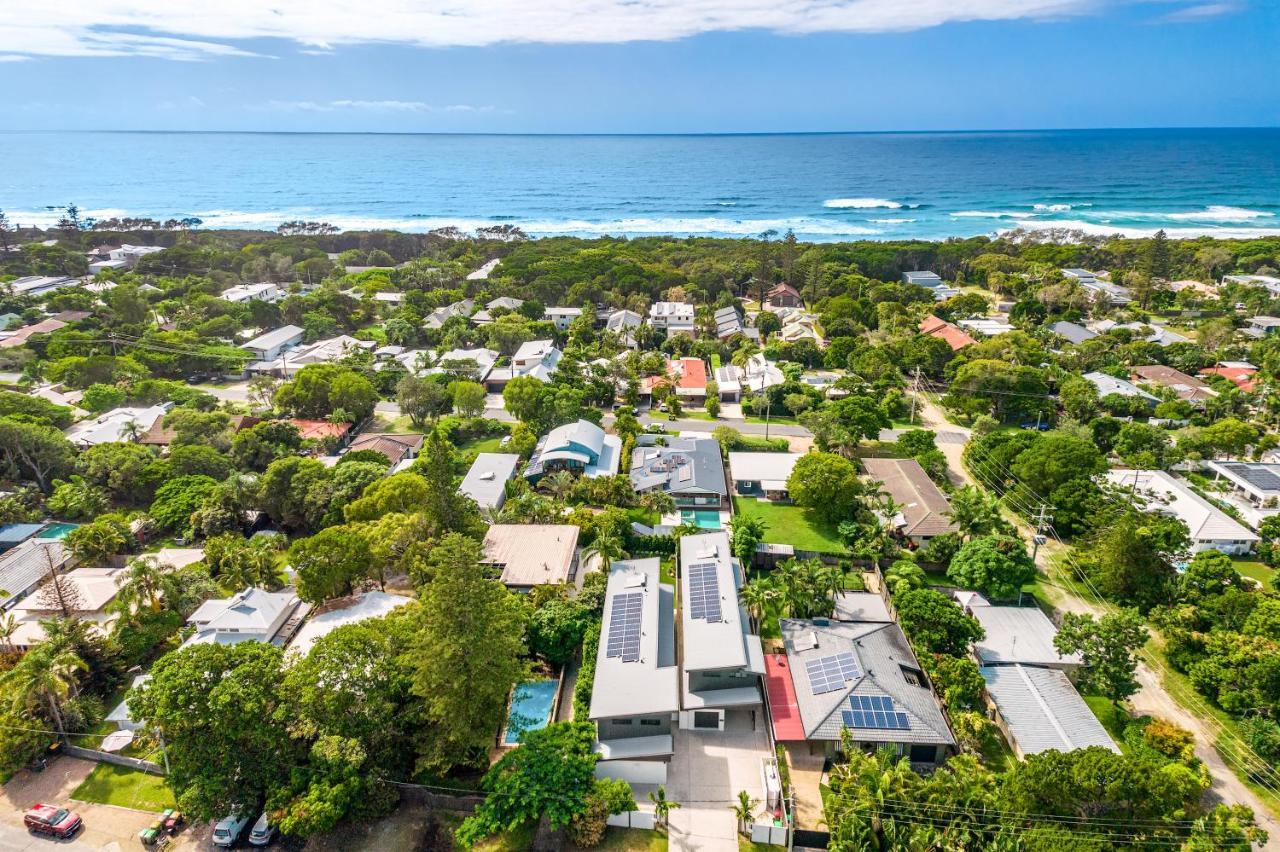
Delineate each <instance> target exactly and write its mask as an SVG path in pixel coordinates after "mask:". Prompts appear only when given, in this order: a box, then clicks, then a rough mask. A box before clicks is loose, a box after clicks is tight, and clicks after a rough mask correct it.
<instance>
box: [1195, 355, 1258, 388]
mask: <svg viewBox="0 0 1280 852" xmlns="http://www.w3.org/2000/svg"><path fill="white" fill-rule="evenodd" d="M1200 375H1202V376H1222V378H1224V379H1226V380H1227V381H1229V382H1231V383H1232V384H1233V385H1235V386H1236V387H1238V388H1240V390H1242V391H1244V392H1245V393H1253V391H1254V389H1255V388H1257V386H1258V382H1257V379H1256V378H1255V376H1257V375H1258V368H1257V367H1255V366H1253V365H1252V364H1250V363H1249V362H1248V361H1219V362H1218V363H1217V364H1215V365H1213V366H1212V367H1205V368H1204V369H1203V370H1201V371H1200Z"/></svg>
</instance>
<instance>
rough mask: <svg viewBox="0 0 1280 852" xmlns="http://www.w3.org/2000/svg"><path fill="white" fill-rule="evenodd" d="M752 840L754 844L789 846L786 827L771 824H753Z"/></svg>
mask: <svg viewBox="0 0 1280 852" xmlns="http://www.w3.org/2000/svg"><path fill="white" fill-rule="evenodd" d="M751 840H752V842H753V843H771V844H773V845H774V846H786V845H787V829H786V827H785V826H781V825H774V824H773V823H771V822H767V823H765V822H754V823H752V824H751Z"/></svg>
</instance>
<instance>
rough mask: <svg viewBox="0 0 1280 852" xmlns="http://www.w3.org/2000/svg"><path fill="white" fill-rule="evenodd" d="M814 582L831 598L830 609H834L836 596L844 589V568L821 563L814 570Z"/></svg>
mask: <svg viewBox="0 0 1280 852" xmlns="http://www.w3.org/2000/svg"><path fill="white" fill-rule="evenodd" d="M814 575H815V576H814V578H813V580H814V582H815V583H817V584H818V587H819V588H820V589H822V591H823V592H824V593H826V595H827V597H829V598H830V599H831V608H832V611H833V612H834V611H835V603H836V597H837V596H838V595H839V594H840V592H842V591H844V570H843V569H842V568H841V567H840V566H839V565H828V564H827V563H825V562H824V563H822V565H821V566H820V567H819V568H818V569H817V571H815V572H814Z"/></svg>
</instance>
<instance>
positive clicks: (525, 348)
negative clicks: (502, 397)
mask: <svg viewBox="0 0 1280 852" xmlns="http://www.w3.org/2000/svg"><path fill="white" fill-rule="evenodd" d="M562 357H564V353H562V352H561V351H560V350H559V349H557V348H556V346H555V342H554V341H552V340H530V341H529V342H527V343H523V344H521V345H520V348H519V349H517V350H516V354H514V355H512V356H511V365H510V366H508V367H497V368H495V369H493V370H491V371H490V372H489V376H488V378H487V379H486V384H487V385H488V386H489V389H490V390H491V391H493V392H500V391H501V390H502V389H503V388H504V387H506V384H507V382H509V381H510V380H512V379H514V378H516V377H517V376H532V377H533V378H535V379H537V380H539V381H542V382H549V381H551V376H552V374H554V373H555V371H556V367H557V366H559V364H560V359H561V358H562Z"/></svg>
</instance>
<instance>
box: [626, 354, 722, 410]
mask: <svg viewBox="0 0 1280 852" xmlns="http://www.w3.org/2000/svg"><path fill="white" fill-rule="evenodd" d="M663 384H669V385H671V388H672V390H674V391H675V394H676V396H678V397H679V398H680V401H681V402H692V403H701V402H702V401H703V400H705V399H706V398H707V365H706V363H704V362H703V360H702V359H701V358H680V359H678V360H668V361H667V372H666V375H658V376H645V377H644V378H643V379H642V380H641V381H640V395H641V396H652V395H653V389H654V388H656V387H658V386H659V385H663Z"/></svg>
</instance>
